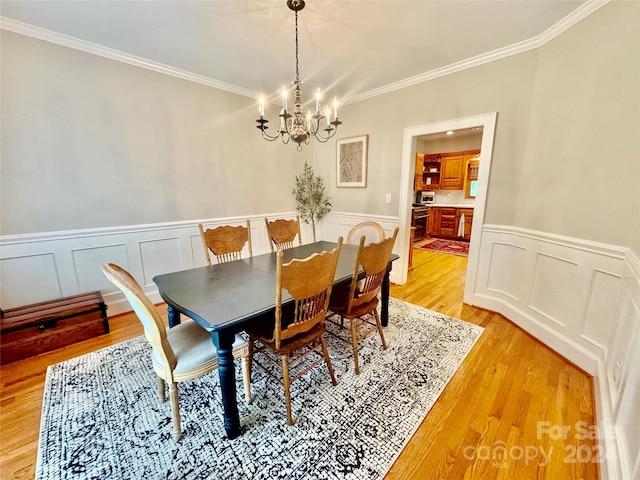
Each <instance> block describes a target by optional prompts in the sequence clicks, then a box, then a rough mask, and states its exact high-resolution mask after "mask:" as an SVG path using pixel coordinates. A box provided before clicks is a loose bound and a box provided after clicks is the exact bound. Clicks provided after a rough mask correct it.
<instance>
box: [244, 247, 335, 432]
mask: <svg viewBox="0 0 640 480" xmlns="http://www.w3.org/2000/svg"><path fill="white" fill-rule="evenodd" d="M341 248H342V237H340V238H339V239H338V245H337V246H336V247H335V248H334V249H333V250H331V251H329V252H326V251H324V252H322V253H314V254H313V255H311V256H309V257H307V258H304V259H294V260H292V261H291V262H289V263H286V264H283V255H284V254H283V252H282V250H279V251H278V252H277V254H276V257H277V266H276V311H275V318H274V319H273V321H271V322H263V323H256V324H255V325H254V326H252V327H249V328H248V329H247V333H248V334H249V359H250V366H253V364H254V363H255V364H256V365H258V366H260V367H261V368H263V369H264V370H265V371H266V372H267V373H268V374H269V375H270V376H272V377H273V378H275V379H276V380H277V381H278V382H280V384H281V385H282V386H283V387H284V396H285V403H286V407H287V423H288V424H289V425H293V423H294V421H293V416H292V414H291V390H290V386H291V383H293V382H294V381H295V380H298V379H299V378H301V377H302V376H303V375H304V374H305V373H307V372H308V371H309V370H311V369H312V368H313V367H315V366H316V365H318V364H320V363H321V362H322V361H324V362H325V363H326V364H327V368H328V369H329V375H330V376H331V382H332V383H333V385H337V381H336V378H335V375H334V373H333V365H332V364H331V359H330V358H329V354H328V352H327V345H326V343H325V341H324V332H325V317H326V314H327V307H328V305H329V297H330V296H331V287H332V285H333V278H334V276H335V273H336V267H337V265H338V258H339V256H340V249H341ZM283 290H286V291H287V292H288V293H289V295H291V297H292V300H291V301H290V302H287V303H285V304H283V301H282V294H283ZM256 353H260V355H259V357H260V358H262V359H263V361H265V362H266V361H268V362H269V363H271V364H272V365H274V366H276V368H277V367H280V368H281V369H282V380H281V379H280V378H279V377H277V376H276V375H274V374H273V373H272V370H273V368H269V367H268V366H267V365H265V364H263V363H261V362H260V360H259V359H258V358H256V356H255V354H256ZM312 353H315V354H317V355H318V357H319V358H317V359H316V360H315V361H314V362H312V363H311V364H309V365H304V366H301V365H298V363H299V362H300V361H301V360H302V359H305V358H307V356H309V355H310V354H312ZM292 366H296V372H297V373H296V374H295V375H294V376H293V377H291V374H290V367H292ZM300 370H301V371H300Z"/></svg>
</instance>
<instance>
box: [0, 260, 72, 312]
mask: <svg viewBox="0 0 640 480" xmlns="http://www.w3.org/2000/svg"><path fill="white" fill-rule="evenodd" d="M0 273H1V275H2V276H1V277H0V286H1V287H2V289H1V292H2V295H0V301H1V302H2V303H1V304H0V305H1V306H2V308H4V309H7V308H11V307H18V306H21V305H28V304H30V303H38V302H44V301H46V300H50V299H52V298H59V297H61V296H62V287H61V285H60V279H59V277H58V269H57V268H56V259H55V255H54V254H53V252H44V251H43V252H41V253H37V254H34V255H16V256H6V257H5V256H4V255H3V258H2V259H0Z"/></svg>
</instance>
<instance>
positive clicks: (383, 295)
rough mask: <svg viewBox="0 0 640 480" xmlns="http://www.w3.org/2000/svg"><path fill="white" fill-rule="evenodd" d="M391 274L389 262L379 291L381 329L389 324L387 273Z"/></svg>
mask: <svg viewBox="0 0 640 480" xmlns="http://www.w3.org/2000/svg"><path fill="white" fill-rule="evenodd" d="M390 272H391V262H389V265H387V271H386V272H385V273H384V278H383V279H382V287H381V290H380V323H382V326H383V327H386V326H387V325H388V324H389V273H390Z"/></svg>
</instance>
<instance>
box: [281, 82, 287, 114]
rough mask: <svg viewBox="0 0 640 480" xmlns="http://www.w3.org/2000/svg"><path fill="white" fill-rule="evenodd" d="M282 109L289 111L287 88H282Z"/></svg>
mask: <svg viewBox="0 0 640 480" xmlns="http://www.w3.org/2000/svg"><path fill="white" fill-rule="evenodd" d="M282 109H283V110H284V111H285V112H286V111H287V87H282Z"/></svg>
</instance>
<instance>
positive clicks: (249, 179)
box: [1, 31, 310, 235]
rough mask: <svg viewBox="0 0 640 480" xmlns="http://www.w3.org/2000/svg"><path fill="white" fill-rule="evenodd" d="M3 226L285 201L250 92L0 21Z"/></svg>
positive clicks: (233, 210) (278, 167) (281, 157)
mask: <svg viewBox="0 0 640 480" xmlns="http://www.w3.org/2000/svg"><path fill="white" fill-rule="evenodd" d="M1 89H2V90H1V92H2V97H1V102H2V117H1V121H2V152H1V154H2V170H1V172H2V180H1V181H2V183H1V196H2V197H1V200H2V223H1V231H2V234H3V235H9V234H21V233H34V232H48V231H59V230H75V229H81V228H94V227H107V226H123V225H137V224H146V223H156V222H168V221H179V220H193V219H199V218H215V217H225V216H232V215H250V214H257V213H267V212H271V211H275V212H281V211H290V210H294V209H295V202H294V200H293V196H292V195H291V188H292V187H293V184H294V179H295V175H297V174H299V173H300V172H301V171H302V166H303V164H304V159H305V158H310V150H309V149H306V150H305V151H303V152H302V153H298V152H296V150H295V148H294V147H292V146H291V145H282V144H281V143H276V142H274V143H273V144H269V143H267V142H265V141H264V140H262V138H261V137H260V135H259V132H258V131H257V130H256V128H255V119H256V117H257V108H256V103H255V102H254V100H253V99H250V98H247V97H243V96H240V95H235V94H230V93H226V92H222V91H220V90H217V89H214V88H210V87H207V86H203V85H199V84H196V83H192V82H187V81H184V80H179V79H176V78H174V77H171V76H167V75H162V74H159V73H155V72H151V71H148V70H145V69H141V68H137V67H133V66H130V65H126V64H124V63H120V62H116V61H112V60H108V59H104V58H102V57H98V56H95V55H90V54H87V53H83V52H79V51H76V50H72V49H69V48H65V47H61V46H58V45H55V44H52V43H48V42H44V41H40V40H36V39H33V38H29V37H26V36H22V35H18V34H15V33H11V32H7V31H2V77H1Z"/></svg>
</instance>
